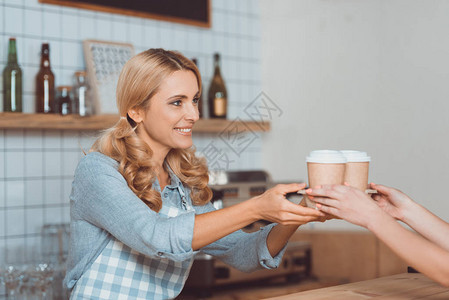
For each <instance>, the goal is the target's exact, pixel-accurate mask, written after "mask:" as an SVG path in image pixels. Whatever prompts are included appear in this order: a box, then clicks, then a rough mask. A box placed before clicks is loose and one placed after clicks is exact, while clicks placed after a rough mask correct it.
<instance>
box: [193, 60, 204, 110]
mask: <svg viewBox="0 0 449 300" xmlns="http://www.w3.org/2000/svg"><path fill="white" fill-rule="evenodd" d="M192 61H193V63H194V64H195V65H196V66H197V67H198V60H197V59H196V58H192ZM202 86H203V85H202V84H201V89H202ZM199 100H200V101H198V111H199V113H200V118H204V115H203V91H202V90H201V91H200V99H199Z"/></svg>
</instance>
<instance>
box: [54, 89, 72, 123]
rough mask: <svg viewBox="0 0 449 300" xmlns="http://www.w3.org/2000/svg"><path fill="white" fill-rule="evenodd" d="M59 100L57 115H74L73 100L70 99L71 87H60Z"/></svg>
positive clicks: (57, 101)
mask: <svg viewBox="0 0 449 300" xmlns="http://www.w3.org/2000/svg"><path fill="white" fill-rule="evenodd" d="M57 91H58V93H57V95H58V97H57V99H56V103H55V111H54V112H55V113H58V114H61V115H63V116H65V115H69V114H71V113H73V105H72V99H71V98H70V92H71V91H72V87H71V86H65V85H64V86H58V87H57Z"/></svg>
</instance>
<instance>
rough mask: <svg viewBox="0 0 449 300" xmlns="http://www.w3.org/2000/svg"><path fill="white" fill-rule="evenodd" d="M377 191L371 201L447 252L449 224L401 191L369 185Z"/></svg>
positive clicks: (448, 249) (448, 247) (378, 185)
mask: <svg viewBox="0 0 449 300" xmlns="http://www.w3.org/2000/svg"><path fill="white" fill-rule="evenodd" d="M371 188H372V189H376V190H377V191H378V193H377V194H375V195H373V199H374V200H376V201H377V203H378V205H379V206H380V207H381V208H382V209H383V210H384V211H385V212H387V213H388V214H389V215H391V216H392V217H394V218H396V219H398V220H401V221H402V222H404V223H406V224H407V225H409V226H410V227H412V228H413V229H414V230H416V231H417V232H419V233H420V234H421V235H422V236H424V237H425V238H426V239H428V240H430V241H432V242H434V243H435V244H437V245H439V246H440V247H442V248H444V249H445V250H447V251H449V238H448V237H449V224H448V223H446V222H444V221H443V220H441V219H440V218H438V217H437V216H436V215H434V214H433V213H431V212H430V211H428V210H427V209H426V208H424V207H423V206H421V205H419V204H417V203H415V202H414V201H413V200H412V199H411V198H410V197H408V196H407V195H406V194H404V193H402V192H401V191H399V190H397V189H394V188H390V187H386V186H383V185H380V184H374V183H371Z"/></svg>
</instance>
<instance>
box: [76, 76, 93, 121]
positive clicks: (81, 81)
mask: <svg viewBox="0 0 449 300" xmlns="http://www.w3.org/2000/svg"><path fill="white" fill-rule="evenodd" d="M86 75H87V74H86V71H77V72H75V85H74V86H73V100H74V101H73V104H74V105H73V113H74V114H77V115H80V116H89V115H92V114H93V103H92V100H91V98H90V93H89V86H88V84H87V77H86Z"/></svg>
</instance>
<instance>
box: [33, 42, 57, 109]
mask: <svg viewBox="0 0 449 300" xmlns="http://www.w3.org/2000/svg"><path fill="white" fill-rule="evenodd" d="M54 99H55V75H54V74H53V72H52V71H51V67H50V46H49V45H48V44H47V43H44V44H42V52H41V67H40V69H39V72H38V73H37V76H36V112H37V113H53V112H54V110H55V108H54Z"/></svg>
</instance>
